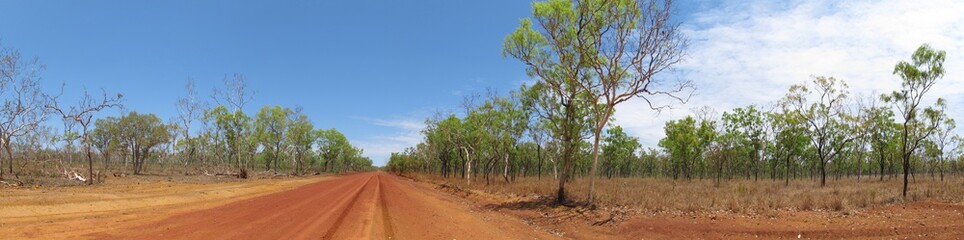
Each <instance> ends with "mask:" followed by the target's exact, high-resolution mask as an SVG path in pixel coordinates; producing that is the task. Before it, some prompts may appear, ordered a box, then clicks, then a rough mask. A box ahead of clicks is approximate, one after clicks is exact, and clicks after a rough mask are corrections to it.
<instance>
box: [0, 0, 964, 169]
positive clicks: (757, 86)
mask: <svg viewBox="0 0 964 240" xmlns="http://www.w3.org/2000/svg"><path fill="white" fill-rule="evenodd" d="M724 3H725V4H724ZM913 3H914V2H907V1H883V2H863V1H855V2H851V3H847V4H838V3H835V1H791V2H785V3H780V4H774V3H772V2H771V1H748V2H738V3H733V2H723V3H721V2H718V1H704V0H694V1H681V2H679V4H678V6H679V8H678V13H679V15H678V16H679V18H678V19H679V20H680V21H682V22H683V24H684V25H683V29H684V31H685V32H686V33H687V35H688V36H689V37H690V38H691V39H692V40H693V42H692V43H693V44H692V45H691V49H689V55H690V59H689V60H688V61H687V62H685V63H684V64H682V65H681V66H680V69H681V70H685V71H681V72H683V73H682V74H680V77H685V78H690V79H692V80H694V81H695V82H696V83H697V84H698V85H699V86H701V87H700V90H699V91H698V92H697V94H698V95H697V96H696V97H694V99H693V101H691V102H690V103H689V104H687V105H683V106H679V107H677V108H676V109H674V110H671V111H668V112H666V113H660V114H659V115H656V114H655V113H653V112H652V111H649V110H647V109H645V108H644V106H643V105H642V104H641V103H639V102H635V103H634V102H630V103H627V104H625V106H622V107H620V108H619V110H618V111H617V115H616V118H617V122H616V123H617V124H620V125H623V126H624V127H625V128H626V129H627V130H629V132H630V134H633V135H635V136H639V137H640V138H641V140H642V142H643V143H644V145H647V146H653V147H654V146H655V142H657V141H658V138H659V137H661V134H662V123H663V121H665V120H666V119H672V118H677V117H680V116H682V115H686V114H689V109H690V108H691V107H696V106H700V105H711V106H712V107H714V108H715V109H717V110H718V111H720V112H722V111H725V110H726V109H729V108H732V107H737V106H742V105H745V104H767V103H768V101H774V100H776V99H777V98H779V97H780V96H782V93H783V92H785V90H786V87H787V86H789V84H793V83H799V82H802V81H806V80H807V79H808V76H809V75H825V74H832V75H839V76H841V77H843V78H845V80H848V82H850V83H851V86H853V87H854V91H856V90H860V91H864V90H866V91H873V90H881V91H883V90H886V89H887V88H888V87H896V86H897V82H896V80H894V79H893V77H892V76H890V74H889V70H890V69H892V66H893V64H894V63H896V61H897V60H900V59H906V58H907V57H908V56H909V55H910V54H909V53H910V52H911V51H913V49H914V48H916V46H917V45H919V44H920V43H924V42H931V43H933V44H934V45H936V47H938V48H942V49H946V50H948V51H949V52H951V53H952V54H953V53H954V50H962V51H960V52H961V53H962V55H964V47H962V46H961V44H962V43H964V41H959V40H961V39H964V37H962V36H961V34H960V32H964V31H957V32H958V33H945V32H951V31H950V30H955V29H956V30H961V29H964V28H961V26H962V25H964V24H961V23H962V22H964V21H962V19H961V17H960V16H957V15H961V14H953V13H954V12H955V9H957V10H960V9H961V8H960V6H961V4H959V3H955V2H953V1H949V2H941V1H934V2H933V3H934V4H932V5H934V6H929V7H928V6H924V7H923V8H922V7H921V6H917V5H920V4H916V5H914V4H913ZM861 4H864V5H861ZM0 6H2V8H3V9H4V10H5V11H4V14H2V15H0V45H2V46H4V47H12V48H16V49H19V50H20V51H21V53H22V54H24V55H25V56H35V57H38V58H39V59H40V61H41V62H42V63H44V64H46V66H47V70H46V71H44V72H43V73H42V76H43V78H44V84H45V86H46V87H47V88H48V90H49V91H56V90H57V88H58V87H59V84H60V83H66V84H67V89H66V90H67V92H68V94H67V95H66V97H68V98H69V97H76V93H77V92H79V91H82V87H87V88H89V89H91V90H95V91H96V90H97V89H100V88H103V89H105V90H107V91H108V92H121V93H124V94H125V95H126V97H125V98H126V101H125V105H126V107H127V108H128V109H129V110H134V111H138V112H152V113H155V114H158V115H159V116H161V117H162V118H164V119H169V118H171V117H174V116H175V113H176V112H175V107H174V102H175V100H176V99H177V98H178V97H181V96H182V95H184V90H183V85H184V81H185V79H187V78H188V77H192V78H193V79H195V81H196V82H197V84H198V90H199V92H200V95H201V96H202V97H204V98H205V99H206V100H209V96H210V94H211V89H212V88H214V87H215V86H219V85H220V84H221V79H222V78H223V77H225V76H226V75H231V74H234V73H241V74H244V75H245V76H246V77H247V79H248V81H249V85H250V87H251V88H252V89H253V90H254V91H255V92H256V93H255V97H254V102H253V103H251V104H250V105H249V106H250V107H249V108H248V109H246V110H247V111H248V112H252V113H253V112H254V111H256V110H257V108H260V107H261V106H264V105H282V106H290V107H294V106H298V105H300V106H302V107H304V111H305V113H307V114H308V115H309V116H310V117H311V119H312V120H313V121H314V123H315V125H316V126H318V127H323V128H337V129H339V130H341V131H342V132H344V133H345V134H346V135H347V136H348V137H349V139H350V140H351V141H352V142H353V143H355V144H356V145H359V146H361V147H363V148H365V151H366V153H367V155H368V156H370V157H372V158H373V160H375V162H376V164H383V163H384V161H385V160H386V159H387V156H388V154H389V153H390V152H392V151H400V150H402V149H403V148H404V147H407V146H411V145H412V144H414V143H416V142H418V141H419V140H420V136H419V135H418V131H419V130H420V129H421V127H422V122H423V120H424V119H425V118H426V117H429V116H432V115H433V114H434V113H435V112H436V111H443V112H445V111H451V110H453V109H456V108H458V107H459V103H460V102H461V99H462V98H463V96H464V95H466V94H469V93H472V92H478V93H484V92H486V91H488V90H489V89H491V90H496V91H499V92H503V93H504V92H506V91H509V90H511V89H515V88H516V87H517V86H518V85H519V84H520V83H522V82H524V81H527V80H528V77H527V76H526V75H525V71H524V68H523V66H522V64H520V63H518V62H517V61H515V60H513V59H507V58H503V57H502V55H501V45H502V41H503V38H504V36H505V35H506V34H507V33H509V32H511V31H512V30H513V29H514V28H515V27H516V26H517V24H518V20H519V19H521V18H523V17H526V16H529V15H530V12H531V8H530V6H531V2H530V1H521V0H505V1H443V0H434V1H374V2H369V1H58V2H54V1H5V0H3V1H0ZM908 6H911V7H908ZM941 9H943V10H944V12H947V11H950V14H944V15H941V14H933V13H932V12H933V11H937V10H941ZM915 10H916V12H915ZM960 12H964V11H956V13H960ZM895 13H897V14H903V15H907V16H903V15H901V16H903V17H906V18H909V19H914V17H915V15H913V13H920V14H921V16H926V17H925V18H926V21H924V22H920V23H917V22H912V21H911V22H910V23H907V24H910V25H909V26H908V27H909V30H908V29H902V28H901V25H900V24H901V23H889V22H887V20H888V19H893V18H896V19H901V18H900V17H901V16H896V17H894V16H893V14H895ZM917 18H920V16H917ZM877 23H880V24H884V25H886V26H888V27H887V28H888V29H894V30H889V31H880V30H878V29H874V27H875V26H877V25H874V24H877ZM887 24H889V25H887ZM884 25H881V26H884ZM948 25H949V26H948ZM920 26H932V27H933V28H938V29H936V30H935V29H932V28H928V27H920ZM853 28H859V29H858V30H860V31H854V29H853ZM943 29H950V30H948V31H941V30H943ZM902 31H905V32H902ZM906 31H911V32H910V33H907V32H906ZM913 31H920V33H917V32H913ZM804 34H809V35H804ZM888 34H889V35H888ZM905 35H910V36H909V37H907V36H905ZM895 36H898V37H895ZM902 36H903V37H902ZM761 49H765V50H766V51H762V50H761ZM827 55H829V56H830V57H829V59H828V57H827ZM777 57H778V58H779V59H770V58H777ZM754 59H755V60H754ZM760 59H764V60H765V61H760ZM950 59H951V60H949V62H950V63H953V61H957V60H959V59H960V58H955V57H954V56H953V55H952V57H951V58H950ZM950 63H949V64H948V65H951V64H950ZM888 65H889V66H888ZM961 65H964V64H957V65H955V66H961ZM868 72H873V74H868ZM955 73H964V70H962V71H958V70H957V69H949V70H948V76H949V78H953V79H954V80H952V81H955V82H956V83H952V84H958V85H951V86H959V85H960V84H959V83H960V79H961V78H960V77H958V76H961V75H958V76H952V74H955ZM881 79H886V80H881ZM875 81H889V82H888V83H887V84H874V83H875ZM949 81H951V80H949ZM735 83H739V84H735ZM744 85H746V86H750V87H742V86H744ZM949 89H954V88H953V87H951V88H949ZM961 89H964V88H961ZM744 91H753V92H759V93H762V94H753V95H752V96H751V95H750V94H746V93H745V92H744ZM888 91H889V90H888ZM940 94H942V96H943V95H950V96H952V97H955V96H956V97H957V98H956V99H961V97H959V96H960V95H961V94H962V92H960V91H951V90H948V91H945V92H942V93H940ZM953 100H954V99H952V104H954V103H955V102H954V101H953ZM957 102H961V100H957ZM952 108H954V107H953V106H952ZM958 113H959V112H958ZM107 114H117V112H116V111H113V112H109V113H107ZM958 115H964V114H958ZM962 117H964V116H962Z"/></svg>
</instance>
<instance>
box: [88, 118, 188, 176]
mask: <svg viewBox="0 0 964 240" xmlns="http://www.w3.org/2000/svg"><path fill="white" fill-rule="evenodd" d="M95 124H96V123H95ZM117 130H118V132H119V133H120V134H119V135H118V143H119V144H120V145H121V146H123V147H125V148H127V149H129V150H130V153H131V155H132V157H133V158H132V159H133V164H132V170H133V173H134V174H140V173H141V170H142V167H143V165H144V161H145V159H146V158H147V157H149V156H150V154H151V153H152V151H153V150H154V149H155V148H157V147H159V146H160V145H161V144H163V143H167V142H168V141H170V139H171V130H170V127H169V126H168V125H166V124H164V122H162V121H161V119H160V118H158V117H157V116H155V115H154V114H152V113H148V114H138V113H137V112H131V113H128V114H127V115H126V116H123V117H121V118H120V119H119V121H118V122H117Z"/></svg>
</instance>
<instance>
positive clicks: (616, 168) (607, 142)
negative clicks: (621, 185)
mask: <svg viewBox="0 0 964 240" xmlns="http://www.w3.org/2000/svg"><path fill="white" fill-rule="evenodd" d="M640 147H642V145H640V144H639V139H638V138H636V137H631V136H629V135H628V134H626V132H624V131H623V128H622V127H620V126H613V127H610V128H609V129H607V130H606V137H604V138H603V145H602V156H603V160H604V161H605V162H606V163H607V164H605V165H607V166H608V167H607V169H606V175H607V176H608V177H609V178H612V177H613V175H617V176H626V175H628V174H629V173H630V172H631V169H632V168H633V161H634V160H635V159H636V158H637V157H636V152H637V151H639V148H640Z"/></svg>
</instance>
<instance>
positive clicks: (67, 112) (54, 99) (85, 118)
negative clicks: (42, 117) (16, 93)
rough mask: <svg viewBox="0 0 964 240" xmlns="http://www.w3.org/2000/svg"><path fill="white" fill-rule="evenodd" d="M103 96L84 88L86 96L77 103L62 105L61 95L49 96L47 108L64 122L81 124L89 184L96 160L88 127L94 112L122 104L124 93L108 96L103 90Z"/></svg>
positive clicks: (81, 136)
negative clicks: (96, 95)
mask: <svg viewBox="0 0 964 240" xmlns="http://www.w3.org/2000/svg"><path fill="white" fill-rule="evenodd" d="M101 92H103V96H102V97H101V98H95V97H93V96H91V95H90V92H89V91H87V90H86V89H84V96H83V97H82V98H81V99H80V101H79V102H77V104H76V105H72V106H69V107H61V106H60V103H59V101H58V98H59V97H60V95H57V96H47V97H46V98H47V105H46V108H47V109H49V110H50V111H52V112H54V113H57V114H59V115H60V116H61V117H62V118H63V121H64V122H74V123H77V124H78V125H80V127H81V132H80V135H79V138H80V139H81V141H82V143H83V145H84V154H85V155H86V156H87V174H89V175H88V178H87V179H88V181H87V184H88V185H90V184H93V179H95V177H94V161H93V158H92V157H91V151H90V148H91V142H90V137H89V135H88V134H87V128H88V127H89V126H90V124H91V123H92V122H93V119H94V113H97V112H100V111H101V110H104V109H107V108H113V107H119V106H121V99H122V98H123V97H124V95H122V94H120V93H118V94H117V95H116V96H108V95H107V92H106V91H103V90H101ZM61 93H63V86H62V87H61Z"/></svg>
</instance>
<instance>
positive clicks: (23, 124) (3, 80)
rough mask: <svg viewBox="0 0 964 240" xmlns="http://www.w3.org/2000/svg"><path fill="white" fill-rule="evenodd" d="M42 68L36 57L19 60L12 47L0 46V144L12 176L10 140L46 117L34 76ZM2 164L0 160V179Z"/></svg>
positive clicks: (38, 85) (0, 177) (24, 132)
mask: <svg viewBox="0 0 964 240" xmlns="http://www.w3.org/2000/svg"><path fill="white" fill-rule="evenodd" d="M44 68H45V66H44V65H42V64H40V63H39V62H38V60H37V59H36V58H34V59H33V60H23V59H22V58H21V55H20V52H19V51H17V50H15V49H11V48H2V49H0V97H2V98H3V99H4V100H3V106H2V108H0V145H2V146H3V149H4V150H5V152H6V155H7V169H8V171H9V173H10V174H12V175H14V172H13V165H14V160H13V150H12V149H11V145H10V144H11V142H12V141H14V140H16V139H18V138H21V137H23V136H25V135H28V134H30V133H31V132H33V131H34V130H35V129H37V127H38V126H39V125H40V123H42V122H44V121H45V120H46V116H47V115H46V112H45V111H44V98H43V93H42V92H41V90H40V77H39V76H38V74H39V72H40V71H42V70H43V69H44ZM2 166H3V165H2V161H0V179H3V167H2ZM17 177H19V176H17Z"/></svg>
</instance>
